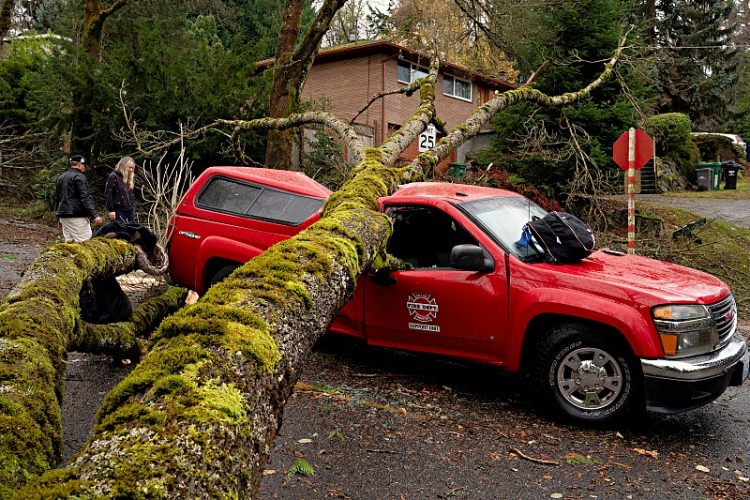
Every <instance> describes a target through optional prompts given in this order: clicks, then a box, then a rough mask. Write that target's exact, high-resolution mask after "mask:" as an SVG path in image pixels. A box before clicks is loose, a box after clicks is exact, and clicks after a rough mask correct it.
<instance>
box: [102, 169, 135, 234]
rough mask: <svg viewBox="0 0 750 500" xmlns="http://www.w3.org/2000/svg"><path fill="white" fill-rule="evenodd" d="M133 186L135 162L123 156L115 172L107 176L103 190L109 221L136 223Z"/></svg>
mask: <svg viewBox="0 0 750 500" xmlns="http://www.w3.org/2000/svg"><path fill="white" fill-rule="evenodd" d="M134 185H135V161H133V159H132V158H131V157H129V156H125V157H123V158H121V159H120V161H118V162H117V166H116V167H115V170H114V171H113V172H112V173H111V174H109V177H108V178H107V184H106V186H105V188H104V195H105V198H106V208H107V217H108V218H109V220H111V221H116V220H117V221H120V222H136V216H135V196H133V186H134Z"/></svg>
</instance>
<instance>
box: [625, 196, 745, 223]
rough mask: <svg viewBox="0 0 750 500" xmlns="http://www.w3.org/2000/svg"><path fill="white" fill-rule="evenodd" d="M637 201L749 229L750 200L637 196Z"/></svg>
mask: <svg viewBox="0 0 750 500" xmlns="http://www.w3.org/2000/svg"><path fill="white" fill-rule="evenodd" d="M638 200H645V201H651V202H655V203H662V204H664V205H671V206H673V207H678V208H682V209H684V210H687V211H688V212H692V213H694V214H695V215H698V216H701V217H706V218H708V219H716V220H723V221H726V222H729V223H730V224H734V225H735V226H739V227H744V228H748V229H750V200H733V199H710V198H686V197H682V196H680V197H676V196H664V195H661V194H639V195H636V203H638Z"/></svg>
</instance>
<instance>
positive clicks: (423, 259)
mask: <svg viewBox="0 0 750 500" xmlns="http://www.w3.org/2000/svg"><path fill="white" fill-rule="evenodd" d="M387 213H388V214H389V215H390V216H391V218H392V220H393V224H394V229H393V235H392V237H391V239H390V241H389V243H388V252H389V253H390V254H391V255H393V256H395V257H397V258H399V259H400V260H401V261H403V262H404V263H406V264H408V265H410V266H411V269H404V270H398V271H392V272H390V273H388V274H387V275H378V276H371V277H369V279H368V280H367V282H366V286H365V322H366V325H367V326H366V331H367V340H368V343H370V344H373V345H382V346H388V347H396V348H401V349H411V350H418V351H425V352H432V353H437V354H445V355H450V356H457V357H463V358H467V359H474V360H483V361H485V362H498V361H500V359H499V353H498V348H497V346H498V345H501V344H502V342H500V339H499V336H500V335H503V332H504V331H505V327H506V324H507V285H506V280H505V265H504V262H498V261H497V259H496V262H495V271H491V272H474V271H464V270H459V269H454V268H451V267H450V253H451V250H452V248H453V247H454V246H455V245H460V244H473V245H478V243H477V239H476V238H475V237H474V236H472V234H471V233H470V231H467V228H465V227H463V226H462V225H461V224H460V223H459V220H462V221H466V223H467V224H470V222H469V221H467V220H466V219H465V218H463V217H462V216H460V215H459V216H458V217H456V218H454V217H452V216H450V215H449V214H447V213H445V212H444V211H442V210H440V209H438V208H435V207H431V206H422V205H409V206H397V207H390V208H388V210H387ZM456 215H458V213H457V214H456ZM469 229H471V230H473V231H475V232H476V231H478V229H476V228H475V227H473V226H471V227H470V228H469Z"/></svg>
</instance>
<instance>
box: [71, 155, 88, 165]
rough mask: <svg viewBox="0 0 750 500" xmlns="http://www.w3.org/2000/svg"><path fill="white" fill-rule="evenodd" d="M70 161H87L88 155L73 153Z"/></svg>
mask: <svg viewBox="0 0 750 500" xmlns="http://www.w3.org/2000/svg"><path fill="white" fill-rule="evenodd" d="M70 163H84V164H85V163H86V157H85V156H82V155H73V156H71V157H70Z"/></svg>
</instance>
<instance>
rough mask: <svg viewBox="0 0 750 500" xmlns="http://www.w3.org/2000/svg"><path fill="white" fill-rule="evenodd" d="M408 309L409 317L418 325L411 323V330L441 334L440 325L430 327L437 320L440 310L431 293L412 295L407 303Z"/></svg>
mask: <svg viewBox="0 0 750 500" xmlns="http://www.w3.org/2000/svg"><path fill="white" fill-rule="evenodd" d="M406 308H407V309H408V310H409V316H411V318H412V319H413V320H414V321H417V322H418V323H412V322H409V328H410V329H412V330H422V331H428V332H439V331H440V327H439V326H438V325H429V324H425V323H432V322H433V321H435V320H436V319H437V314H438V311H439V310H440V308H439V307H438V305H437V300H436V299H435V297H433V296H432V295H430V294H429V293H417V292H415V293H412V294H410V295H409V298H408V299H407V301H406Z"/></svg>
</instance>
